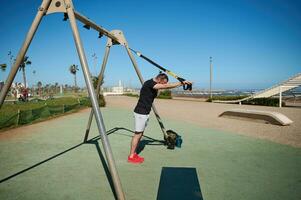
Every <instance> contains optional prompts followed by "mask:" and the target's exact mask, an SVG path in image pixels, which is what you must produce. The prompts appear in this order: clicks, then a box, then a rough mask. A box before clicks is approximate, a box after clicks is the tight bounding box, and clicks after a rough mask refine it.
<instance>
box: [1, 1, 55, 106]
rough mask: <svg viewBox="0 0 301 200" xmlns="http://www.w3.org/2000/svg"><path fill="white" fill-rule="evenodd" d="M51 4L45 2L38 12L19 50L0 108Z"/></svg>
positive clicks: (5, 85) (2, 93) (2, 91)
mask: <svg viewBox="0 0 301 200" xmlns="http://www.w3.org/2000/svg"><path fill="white" fill-rule="evenodd" d="M50 3H51V0H43V2H42V4H41V6H40V8H39V10H38V13H37V15H36V16H35V18H34V20H33V22H32V24H31V27H30V29H29V31H28V33H27V35H26V37H25V40H24V42H23V45H22V47H21V49H20V50H19V53H18V55H17V58H16V61H15V63H14V66H13V67H12V68H11V70H10V73H9V75H8V77H7V79H6V82H5V84H4V86H3V88H2V90H1V93H0V108H1V107H2V105H3V103H4V100H5V97H6V95H7V93H8V90H9V88H10V86H11V84H12V82H13V81H14V79H15V76H16V74H17V72H18V69H19V66H20V64H21V62H22V60H23V58H24V56H25V54H26V52H27V50H28V47H29V45H30V43H31V41H32V39H33V37H34V34H35V32H36V31H37V29H38V27H39V24H40V22H41V21H42V18H43V16H44V14H45V13H46V11H47V9H48V7H49V5H50Z"/></svg>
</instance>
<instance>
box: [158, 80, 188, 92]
mask: <svg viewBox="0 0 301 200" xmlns="http://www.w3.org/2000/svg"><path fill="white" fill-rule="evenodd" d="M183 84H192V82H190V81H183V83H181V82H177V83H167V84H160V83H157V84H156V85H155V86H154V89H156V90H160V89H172V88H176V87H179V86H182V85H183Z"/></svg>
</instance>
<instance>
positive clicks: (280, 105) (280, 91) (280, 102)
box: [279, 86, 282, 108]
mask: <svg viewBox="0 0 301 200" xmlns="http://www.w3.org/2000/svg"><path fill="white" fill-rule="evenodd" d="M281 107H282V86H279V108H281Z"/></svg>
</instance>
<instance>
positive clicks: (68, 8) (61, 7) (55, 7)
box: [0, 0, 125, 200]
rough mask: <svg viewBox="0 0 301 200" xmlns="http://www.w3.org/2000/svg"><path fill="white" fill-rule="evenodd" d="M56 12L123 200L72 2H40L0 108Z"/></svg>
mask: <svg viewBox="0 0 301 200" xmlns="http://www.w3.org/2000/svg"><path fill="white" fill-rule="evenodd" d="M48 9H49V12H48ZM56 12H63V13H67V16H68V18H69V21H70V26H71V29H72V33H73V37H74V42H75V45H76V49H77V53H78V56H79V60H80V63H81V67H82V70H83V75H84V78H85V82H86V86H87V89H88V93H89V96H90V99H91V103H92V109H93V113H94V114H95V115H94V116H95V120H96V124H97V127H98V131H99V134H100V136H101V142H102V145H103V148H104V152H105V156H106V160H107V164H108V167H109V169H110V174H111V177H112V181H113V185H114V189H115V192H116V196H117V198H118V199H121V200H124V199H125V195H124V192H123V189H122V186H121V182H120V178H119V175H118V172H117V168H116V165H115V161H114V158H113V154H112V150H111V146H110V143H109V140H108V136H107V135H106V129H105V125H104V122H103V117H102V115H101V111H100V108H99V104H98V98H96V94H95V90H94V88H93V84H92V80H91V74H90V71H89V68H88V63H87V59H86V55H85V52H84V49H83V45H82V42H81V39H80V34H79V32H78V28H77V24H76V15H75V12H74V7H73V4H72V0H43V1H42V4H41V6H40V8H39V9H38V13H37V15H36V17H35V19H34V20H33V22H32V25H31V27H30V29H29V31H28V33H27V36H26V38H25V41H24V43H23V45H22V47H21V49H20V50H19V53H18V56H17V59H16V62H15V63H14V66H13V67H12V69H11V71H10V73H9V75H8V78H7V80H6V82H5V85H4V87H3V89H2V90H1V93H0V108H1V107H2V105H3V103H4V99H5V97H6V95H7V93H8V90H9V88H10V87H11V84H12V82H13V80H14V78H15V76H16V74H17V71H18V69H19V66H20V64H21V61H22V60H23V58H24V56H25V54H26V52H27V50H28V47H29V45H30V43H31V41H32V39H33V37H34V35H35V32H36V31H37V29H38V26H39V24H40V22H41V21H42V18H43V17H44V16H45V15H47V14H51V13H56Z"/></svg>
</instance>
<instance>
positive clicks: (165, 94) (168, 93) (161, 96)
mask: <svg viewBox="0 0 301 200" xmlns="http://www.w3.org/2000/svg"><path fill="white" fill-rule="evenodd" d="M158 98H159V99H172V96H171V91H170V90H163V91H161V92H160V94H159V96H158Z"/></svg>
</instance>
